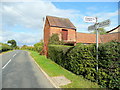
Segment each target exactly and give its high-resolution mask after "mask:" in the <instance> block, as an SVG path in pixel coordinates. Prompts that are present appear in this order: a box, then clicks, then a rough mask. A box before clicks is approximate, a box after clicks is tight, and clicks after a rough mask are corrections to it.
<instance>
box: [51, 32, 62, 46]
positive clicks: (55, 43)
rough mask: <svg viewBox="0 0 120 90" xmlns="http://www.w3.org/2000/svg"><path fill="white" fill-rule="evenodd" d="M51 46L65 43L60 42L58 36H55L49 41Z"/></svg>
mask: <svg viewBox="0 0 120 90" xmlns="http://www.w3.org/2000/svg"><path fill="white" fill-rule="evenodd" d="M49 44H54V45H63V44H64V42H63V41H60V40H59V36H58V34H53V35H52V36H51V37H50V39H49Z"/></svg>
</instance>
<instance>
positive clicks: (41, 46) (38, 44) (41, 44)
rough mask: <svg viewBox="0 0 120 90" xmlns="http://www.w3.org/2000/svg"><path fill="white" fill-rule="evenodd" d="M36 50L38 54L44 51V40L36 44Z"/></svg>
mask: <svg viewBox="0 0 120 90" xmlns="http://www.w3.org/2000/svg"><path fill="white" fill-rule="evenodd" d="M34 48H35V50H36V51H38V52H40V51H42V49H43V40H41V41H40V42H38V43H36V44H34Z"/></svg>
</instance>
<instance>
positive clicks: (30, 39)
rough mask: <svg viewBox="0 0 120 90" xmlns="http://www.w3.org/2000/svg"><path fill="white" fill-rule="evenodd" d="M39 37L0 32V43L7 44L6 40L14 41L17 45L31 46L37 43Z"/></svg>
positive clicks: (37, 34)
mask: <svg viewBox="0 0 120 90" xmlns="http://www.w3.org/2000/svg"><path fill="white" fill-rule="evenodd" d="M39 36H41V34H40V33H34V34H33V33H25V32H19V33H16V32H12V31H8V30H4V31H2V34H1V35H0V42H4V43H7V41H8V40H12V39H14V40H16V41H17V43H18V44H19V45H20V46H21V45H24V44H25V45H33V44H35V43H36V42H39V41H40V39H39Z"/></svg>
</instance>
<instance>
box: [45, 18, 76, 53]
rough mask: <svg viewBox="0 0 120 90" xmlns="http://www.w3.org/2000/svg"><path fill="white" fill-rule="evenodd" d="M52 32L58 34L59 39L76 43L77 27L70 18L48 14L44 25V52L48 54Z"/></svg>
mask: <svg viewBox="0 0 120 90" xmlns="http://www.w3.org/2000/svg"><path fill="white" fill-rule="evenodd" d="M52 34H58V36H59V40H60V41H64V42H65V43H66V44H67V43H71V44H73V45H75V43H76V27H75V26H74V25H73V24H72V22H71V21H70V20H69V19H68V18H59V17H53V16H46V20H45V26H44V54H45V55H47V50H48V47H47V45H48V42H49V38H50V37H51V36H52Z"/></svg>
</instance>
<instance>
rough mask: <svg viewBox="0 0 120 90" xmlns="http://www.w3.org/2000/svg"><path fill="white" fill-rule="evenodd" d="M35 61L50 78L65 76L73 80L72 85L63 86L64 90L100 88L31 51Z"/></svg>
mask: <svg viewBox="0 0 120 90" xmlns="http://www.w3.org/2000/svg"><path fill="white" fill-rule="evenodd" d="M29 52H30V54H31V56H32V57H33V58H34V60H35V61H36V62H37V63H38V65H39V66H40V67H41V68H42V69H43V70H44V71H45V72H46V73H47V74H48V75H49V76H50V77H54V76H61V75H64V76H65V77H66V78H67V79H69V80H71V81H72V83H70V84H68V85H65V86H62V88H100V87H99V85H98V84H97V83H94V82H91V81H89V80H86V79H85V78H83V77H82V76H77V75H75V74H73V73H71V72H69V71H67V70H66V69H64V68H62V67H61V66H59V65H58V64H56V63H54V62H53V61H52V60H50V59H47V58H46V57H45V56H41V55H39V54H38V53H37V52H35V51H29Z"/></svg>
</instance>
